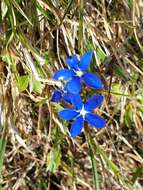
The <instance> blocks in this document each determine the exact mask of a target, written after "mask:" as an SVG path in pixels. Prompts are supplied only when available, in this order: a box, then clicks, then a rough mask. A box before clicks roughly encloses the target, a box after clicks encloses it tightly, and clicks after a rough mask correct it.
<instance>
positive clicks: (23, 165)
mask: <svg viewBox="0 0 143 190" xmlns="http://www.w3.org/2000/svg"><path fill="white" fill-rule="evenodd" d="M142 17H143V2H142V1H141V0H136V1H135V0H120V1H119V0H116V1H115V0H110V1H106V0H100V1H90V0H89V1H83V0H79V1H73V0H70V1H65V0H61V1H51V0H49V1H46V0H33V1H32V0H31V1H27V0H5V1H4V0H1V13H0V22H1V23H0V44H1V45H0V51H1V58H0V125H1V128H0V134H1V140H0V170H1V177H0V184H1V187H0V189H8V190H29V189H36V190H44V189H50V190H52V189H54V190H56V189H61V190H66V189H67V190H68V189H73V190H76V189H77V190H86V189H87V190H92V189H94V185H95V184H96V185H97V184H99V186H100V188H99V189H101V190H123V189H133V190H142V189H143V119H142V118H143V83H142V79H143V46H142V41H143V33H142V30H143V23H142ZM88 49H92V50H93V51H94V61H93V63H92V67H91V70H92V72H98V73H99V74H100V76H101V77H102V80H103V81H104V86H105V88H104V90H103V92H102V93H103V94H104V95H105V98H106V100H105V102H104V105H103V106H102V108H101V109H100V110H98V112H99V114H102V115H103V117H104V118H106V121H107V125H106V128H105V129H102V130H100V131H99V130H98V131H97V130H95V129H92V128H91V127H90V129H89V132H90V134H91V135H90V138H89V143H88V137H87V136H86V135H85V134H84V133H82V134H81V136H80V137H77V138H75V139H71V138H70V137H69V136H68V133H67V127H68V125H67V123H66V122H63V123H62V121H60V120H59V118H58V117H57V110H59V109H60V107H59V106H58V105H56V104H51V103H50V97H51V94H52V91H53V89H54V87H55V85H58V84H57V83H55V82H53V81H52V80H51V77H52V75H53V73H54V72H55V71H56V70H57V69H58V68H61V67H64V66H65V58H66V56H67V55H70V54H71V53H77V54H79V55H81V54H82V53H84V52H85V51H86V50H88ZM94 164H96V165H94ZM96 169H97V171H98V178H97V175H96V176H95V178H94V179H93V176H94V175H93V174H97V173H96V172H97V171H96ZM96 188H97V186H96ZM97 190H98V189H97Z"/></svg>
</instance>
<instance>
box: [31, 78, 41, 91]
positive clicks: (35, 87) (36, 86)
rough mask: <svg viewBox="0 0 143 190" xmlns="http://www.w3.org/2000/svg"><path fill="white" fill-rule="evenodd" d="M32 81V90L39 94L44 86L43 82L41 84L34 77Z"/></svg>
mask: <svg viewBox="0 0 143 190" xmlns="http://www.w3.org/2000/svg"><path fill="white" fill-rule="evenodd" d="M32 83H33V84H32V86H33V92H36V93H39V94H41V93H42V90H43V88H44V84H42V83H41V82H40V81H38V80H36V79H34V80H33V82H32Z"/></svg>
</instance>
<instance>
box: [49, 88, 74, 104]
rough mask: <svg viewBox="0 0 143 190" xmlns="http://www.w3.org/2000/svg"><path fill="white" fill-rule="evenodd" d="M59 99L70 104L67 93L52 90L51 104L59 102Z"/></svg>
mask: <svg viewBox="0 0 143 190" xmlns="http://www.w3.org/2000/svg"><path fill="white" fill-rule="evenodd" d="M61 99H63V100H64V101H66V102H68V103H71V101H70V98H69V93H68V92H67V91H66V90H60V89H58V90H54V92H53V94H52V97H51V102H60V101H61Z"/></svg>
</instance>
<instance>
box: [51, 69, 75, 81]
mask: <svg viewBox="0 0 143 190" xmlns="http://www.w3.org/2000/svg"><path fill="white" fill-rule="evenodd" d="M73 75H74V72H73V71H72V70H70V69H59V70H58V71H56V72H55V74H54V76H53V79H55V80H68V79H71V78H72V77H73Z"/></svg>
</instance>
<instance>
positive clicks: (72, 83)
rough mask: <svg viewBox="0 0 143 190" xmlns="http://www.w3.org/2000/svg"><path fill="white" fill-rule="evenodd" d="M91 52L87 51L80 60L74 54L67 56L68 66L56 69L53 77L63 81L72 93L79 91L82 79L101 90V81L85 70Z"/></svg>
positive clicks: (90, 58) (89, 61)
mask: <svg viewBox="0 0 143 190" xmlns="http://www.w3.org/2000/svg"><path fill="white" fill-rule="evenodd" d="M92 54H93V52H92V51H88V52H87V53H85V54H84V55H83V56H82V57H81V59H80V62H79V60H78V58H77V56H76V55H72V56H69V57H67V59H66V63H67V65H68V67H69V68H67V69H59V70H58V71H56V73H55V74H54V76H53V79H55V80H62V81H65V82H66V83H65V89H67V90H68V91H69V92H70V93H73V94H78V93H79V92H80V90H81V82H82V81H84V82H85V84H86V85H87V86H89V87H91V88H95V89H97V90H101V89H102V88H103V83H102V81H101V79H100V78H99V76H97V75H96V74H93V73H88V72H87V70H88V69H89V67H90V63H91V60H92Z"/></svg>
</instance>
